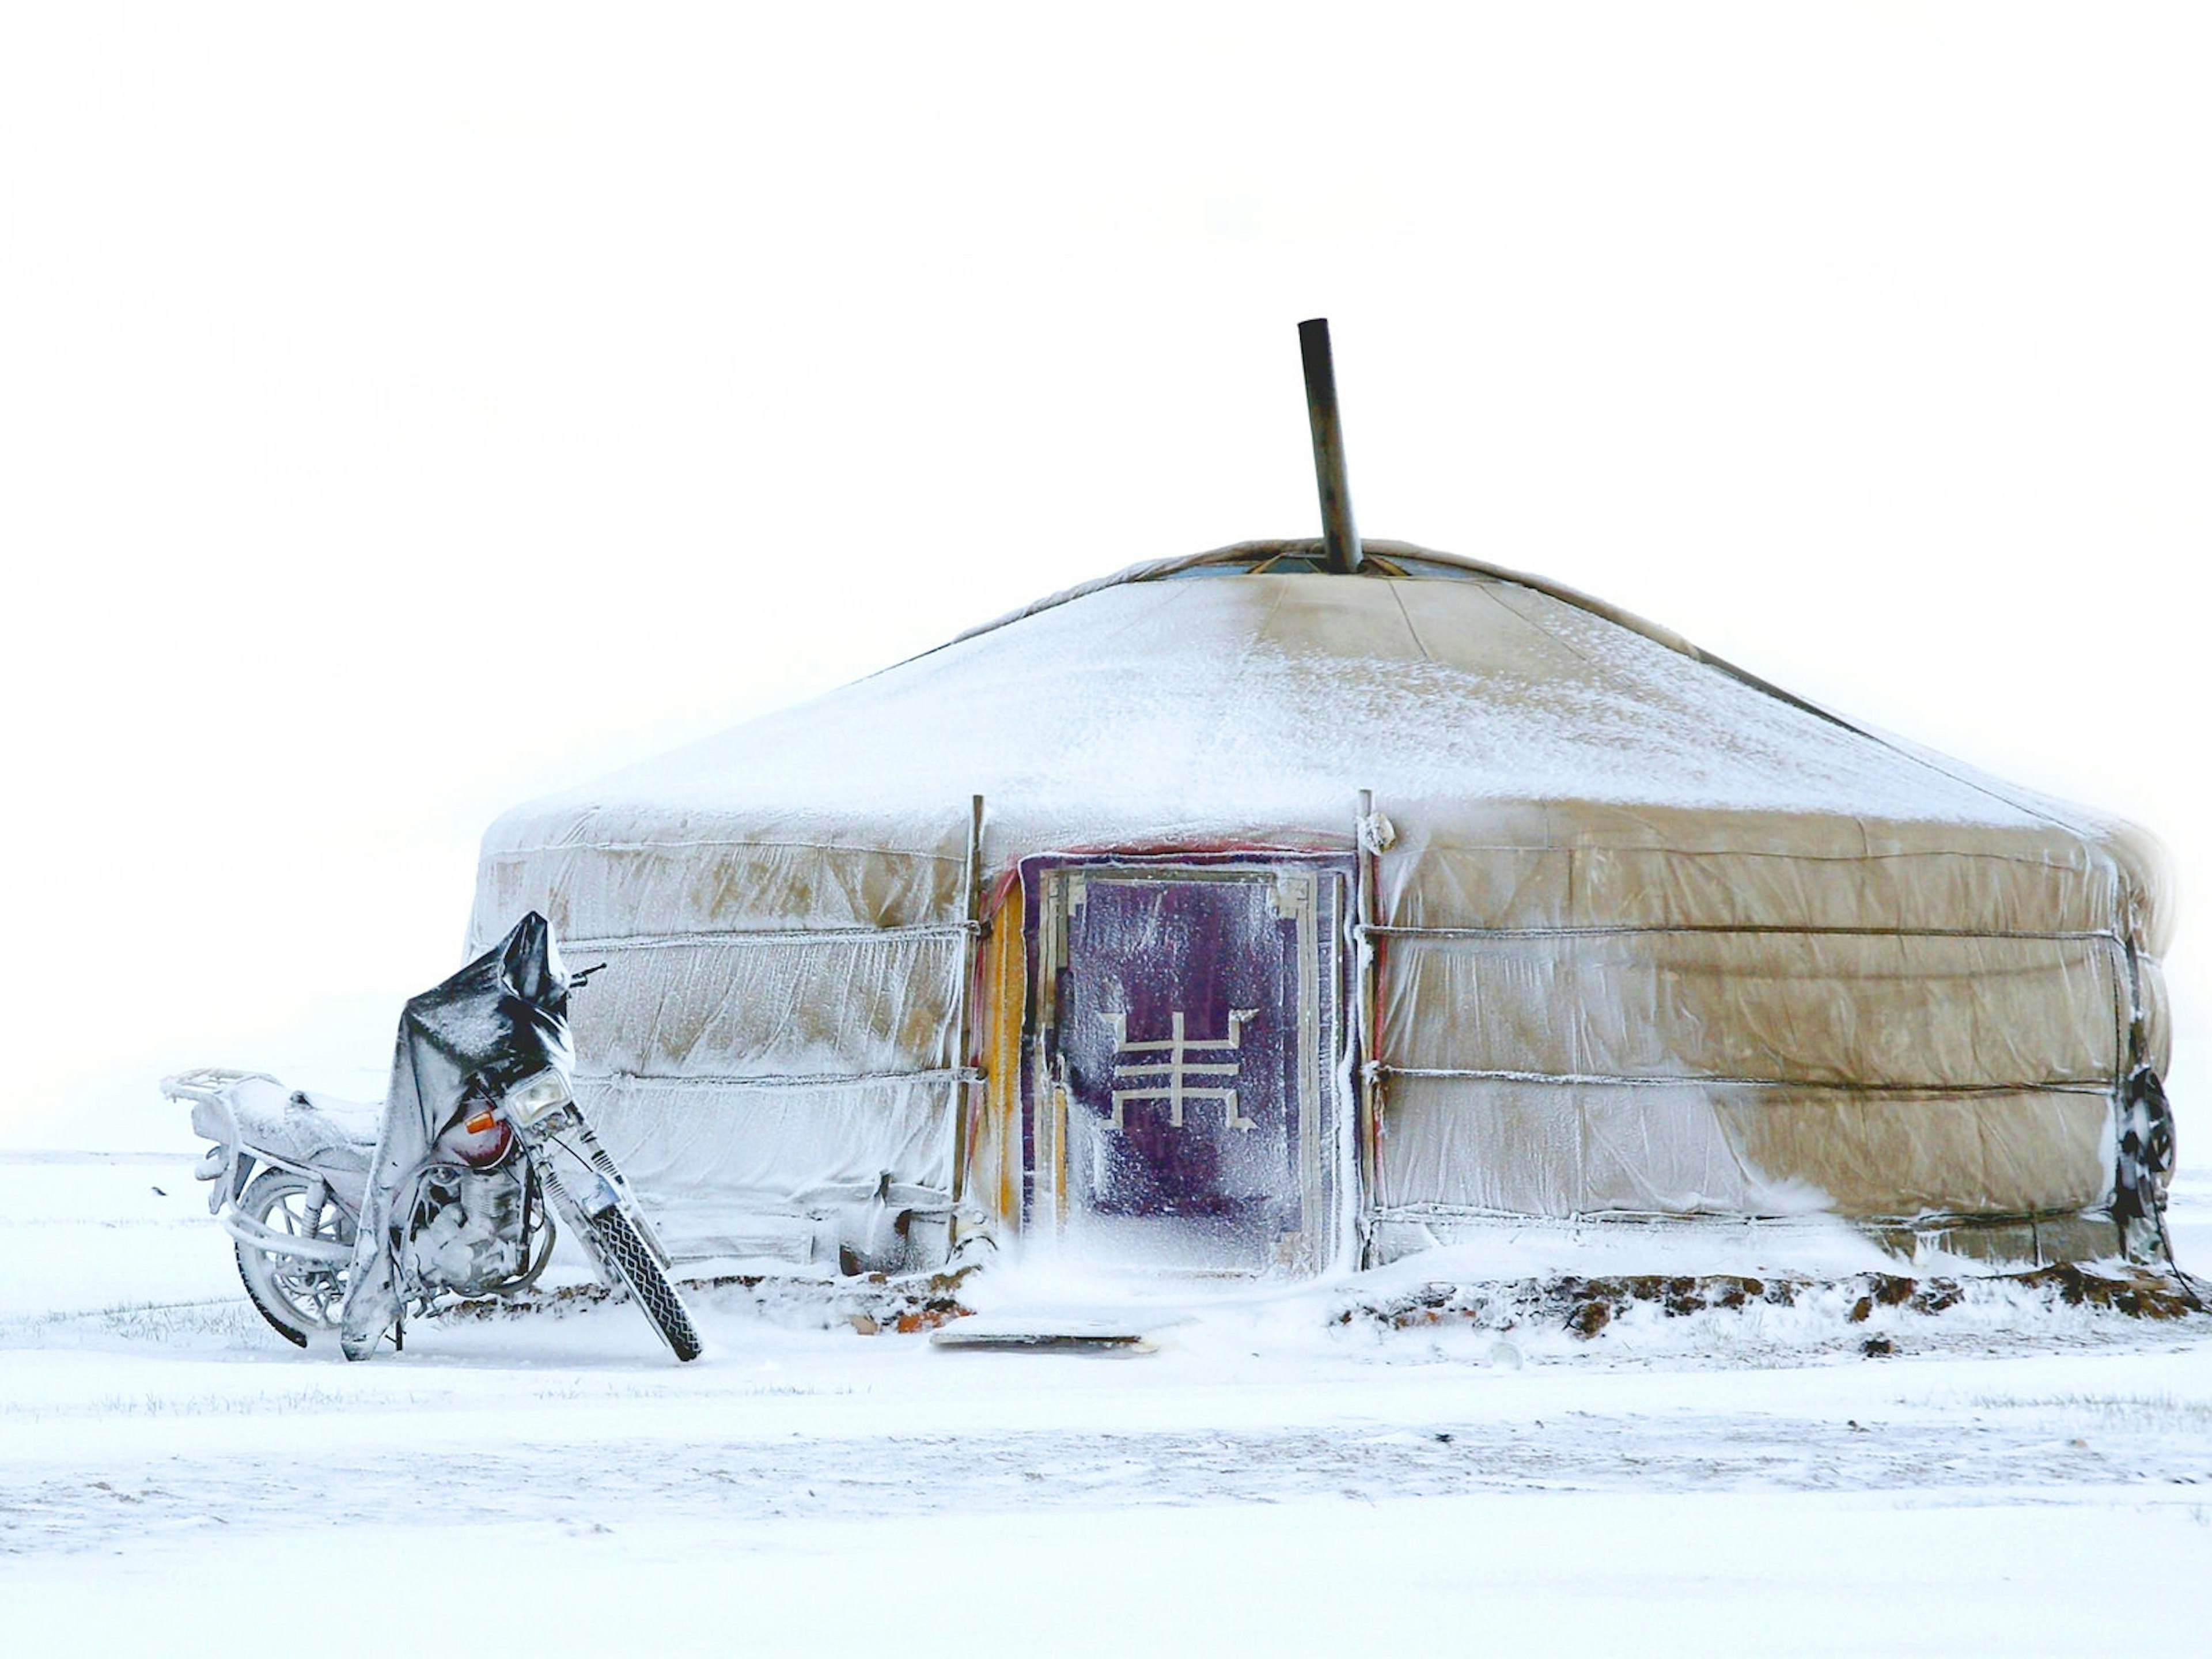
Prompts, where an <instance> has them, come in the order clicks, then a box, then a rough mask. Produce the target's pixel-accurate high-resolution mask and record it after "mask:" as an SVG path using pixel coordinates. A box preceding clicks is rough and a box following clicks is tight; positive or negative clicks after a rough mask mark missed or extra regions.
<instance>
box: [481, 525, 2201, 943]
mask: <svg viewBox="0 0 2212 1659" xmlns="http://www.w3.org/2000/svg"><path fill="white" fill-rule="evenodd" d="M1366 546H1367V550H1368V553H1369V558H1368V560H1367V562H1366V565H1365V568H1364V569H1363V570H1361V571H1360V572H1359V573H1358V574H1340V573H1333V572H1328V571H1327V570H1325V569H1324V568H1322V564H1321V562H1320V557H1319V553H1318V547H1317V544H1316V543H1314V542H1311V541H1285V542H1270V543H1244V544H1238V545H1237V546H1234V547H1230V548H1224V549H1218V550H1214V551H1212V552H1210V553H1205V554H1200V555H1197V556H1193V557H1189V558H1185V559H1179V560H1170V561H1165V562H1155V563H1151V564H1145V565H1139V566H1136V567H1133V568H1131V569H1129V570H1127V571H1124V572H1122V573H1121V574H1119V575H1117V576H1115V577H1111V578H1109V579H1107V580H1103V581H1101V582H1096V583H1091V584H1089V585H1086V586H1082V587H1079V588H1075V589H1072V590H1070V591H1069V592H1066V593H1063V594H1060V595H1056V596H1054V598H1052V599H1046V600H1043V601H1041V602H1039V603H1038V604H1036V605H1032V606H1030V607H1029V608H1028V609H1026V610H1024V611H1018V612H1016V613H1015V614H1013V615H1012V616H1010V617H1006V618H1003V619H1001V620H1000V621H999V622H997V623H992V624H989V625H987V626H986V627H984V628H981V629H976V630H975V631H973V632H970V633H969V634H967V635H963V636H961V637H959V638H957V639H956V640H954V641H951V643H949V644H947V645H945V646H942V647H939V648H937V649H935V650H933V651H930V652H926V653H923V654H921V656H918V657H915V658H911V659H908V660H907V661H905V662H902V663H900V664H897V665H895V666H893V667H890V668H887V669H885V670H884V671H881V672H879V673H877V674H874V675H872V676H870V677H868V678H865V679H862V680H859V681H856V682H854V684H850V685H847V686H844V687H842V688H840V689H839V690H835V691H831V692H829V693H828V694H826V695H824V696H818V697H816V698H813V699H812V700H811V701H809V702H803V703H800V704H798V705H796V706H794V707H793V708H787V709H783V710H781V711H779V712H777V713H775V714H769V715H766V716H763V717H762V718H760V719H757V720H752V721H750V722H748V723H747V724H745V725H743V726H738V727H736V728H734V729H732V730H731V731H728V732H722V733H720V734H719V735H717V736H715V737H712V738H707V739H705V740H704V741H702V742H699V743H696V744H691V745H690V746H688V747H686V748H684V749H680V750H676V751H674V752H672V753H670V754H667V755H664V756H661V757H658V758H655V759H653V760H649V761H647V762H645V763H641V764H639V765H636V766H634V767H632V768H630V769H628V770H625V771H623V772H620V773H617V774H616V775H612V776H611V777H608V778H605V779H602V780H600V781H598V782H596V783H592V784H588V785H586V786H584V787H580V788H576V789H572V790H568V791H566V792H563V793H560V794H557V795H554V796H550V797H548V798H545V799H541V800H538V801H535V802H532V803H530V804H529V805H525V806H521V807H519V808H517V809H515V810H514V811H510V812H508V813H507V814H506V815H505V816H504V817H501V819H500V820H499V821H498V822H497V823H495V824H494V825H493V826H492V827H491V829H490V830H489V832H488V833H487V835H486V836H485V840H484V845H483V872H482V875H481V878H480V881H479V887H478V897H477V922H476V927H475V930H474V931H475V933H478V934H483V933H484V932H485V930H486V929H491V928H495V925H496V923H497V921H498V919H499V918H500V917H501V916H502V915H507V913H508V912H509V911H511V910H513V909H514V908H515V907H516V906H518V905H528V904H533V903H551V904H552V905H553V906H554V907H555V910H556V912H558V913H559V914H557V915H556V921H558V922H559V924H560V925H561V926H562V930H563V932H564V933H567V934H571V935H574V934H577V933H581V934H583V935H585V936H590V937H596V936H599V935H602V934H606V935H612V934H617V933H635V932H640V931H642V932H655V931H672V932H678V933H681V932H685V931H688V930H690V929H692V928H695V927H717V928H727V927H772V926H792V925H805V926H826V925H833V924H834V925H846V924H848V923H856V924H859V925H883V924H884V921H885V920H886V919H890V918H898V917H906V916H912V915H939V913H942V912H946V911H948V910H952V909H957V904H958V902H959V901H958V894H959V891H960V889H959V885H958V882H959V870H960V866H961V860H962V855H963V848H964V845H965V837H966V829H967V823H968V817H969V811H968V808H969V798H970V797H971V796H973V795H977V794H980V795H982V796H983V797H984V798H985V799H986V800H987V803H988V810H989V828H988V831H987V845H986V857H987V861H988V862H989V864H990V865H991V866H992V867H994V868H1003V867H1004V866H1006V863H1007V862H1008V861H1009V860H1011V859H1013V858H1019V857H1024V856H1028V855H1030V854H1035V853H1041V852H1048V851H1080V850H1103V849H1113V850H1119V851H1137V850H1143V849H1146V848H1178V847H1179V848H1190V847H1207V846H1212V847H1234V846H1247V845H1265V846H1273V847H1278V848H1291V847H1312V848H1324V849H1326V848H1335V849H1343V848H1347V847H1348V846H1349V845H1350V843H1351V837H1352V824H1353V819H1354V817H1355V814H1356V810H1357V807H1356V802H1357V797H1358V791H1360V790H1363V789H1370V790H1372V791H1374V792H1375V793H1376V798H1377V800H1378V801H1379V803H1380V804H1381V805H1382V807H1383V810H1384V811H1387V812H1388V813H1389V815H1390V816H1391V817H1392V819H1393V820H1394V821H1395V823H1396V824H1397V825H1398V827H1399V829H1400V831H1401V840H1400V842H1399V847H1398V850H1399V853H1400V854H1401V856H1400V857H1399V858H1397V859H1395V860H1391V861H1390V863H1389V868H1388V869H1386V871H1385V880H1386V886H1387V887H1388V888H1389V891H1388V892H1386V894H1385V902H1386V905H1387V906H1389V907H1392V908H1391V914H1393V915H1394V919H1395V920H1398V921H1412V920H1414V919H1416V918H1417V917H1419V916H1421V915H1431V914H1450V915H1458V916H1459V919H1460V920H1461V921H1466V920H1468V919H1470V917H1472V916H1474V915H1475V914H1476V913H1477V912H1478V911H1479V912H1480V914H1482V915H1487V916H1490V917H1492V920H1493V922H1496V921H1503V920H1504V918H1505V917H1507V916H1521V915H1527V916H1528V917H1531V918H1534V917H1539V916H1541V917H1557V916H1566V915H1572V916H1579V917H1581V918H1582V919H1583V921H1585V922H1592V921H1609V920H1619V919H1622V918H1625V917H1627V916H1629V915H1644V914H1646V913H1649V914H1650V915H1663V916H1665V917H1666V918H1667V919H1668V920H1669V921H1672V922H1676V923H1685V922H1692V921H1694V922H1697V923H1699V925H1703V924H1705V923H1708V922H1712V921H1723V922H1727V923H1729V924H1730V925H1752V924H1755V925H1760V926H1765V925H1783V924H1784V923H1788V924H1791V925H1795V924H1796V923H1797V922H1799V921H1805V920H1806V919H1808V918H1810V917H1813V916H1814V915H1826V916H1829V917H1830V918H1831V919H1832V920H1833V921H1836V922H1837V923H1838V925H1850V926H1870V927H1899V926H1905V925H1908V923H1909V924H1910V925H1913V926H1923V927H1938V928H1951V927H1965V926H1969V925H1971V926H1973V927H1987V926H1991V925H2002V926H2003V927H2008V928H2019V929H2026V930H2028V931H2039V930H2051V929H2058V930H2061V931H2063V930H2068V929H2077V928H2091V929H2109V928H2110V927H2112V926H2113V925H2114V922H2115V918H2116V916H2118V915H2122V914H2123V913H2124V915H2125V916H2126V919H2127V920H2126V923H2125V925H2126V926H2128V927H2129V928H2130V932H2131V933H2132V934H2133V936H2134V937H2135V938H2136V940H2137V942H2138V943H2139V945H2142V947H2143V948H2144V949H2146V950H2148V951H2152V952H2155V951H2157V950H2158V949H2159V948H2160V941H2161V939H2162V934H2163V931H2164V912H2165V909H2166V905H2165V903H2164V894H2165V892H2166V889H2167V887H2168V885H2169V884H2168V883H2167V881H2166V878H2165V876H2164V874H2163V867H2162V862H2161V854H2160V852H2159V851H2158V849H2157V847H2156V844H2155V843H2154V842H2151V841H2150V840H2149V838H2148V837H2147V836H2143V835H2142V832H2140V831H2138V830H2136V829H2133V828H2132V827H2131V826H2128V825H2125V824H2121V823H2117V822H2114V821H2112V820H2108V819H2106V818H2103V817H2100V816H2098V815H2095V814H2093V813H2089V812H2087V811H2082V810H2081V809H2080V808H2077V807H2073V806H2069V805H2064V804H2063V803H2057V802H2053V801H2050V800H2047V799H2042V798H2040V797H2038V796H2035V795H2033V794H2031V793H2028V792H2027V791H2025V790H2021V789H2019V788H2016V787H2013V786H2011V785H2008V784H2004V783H2001V782H1999V781H1996V780H1993V779H1990V778H1987V777H1984V776H1983V775H1979V774H1978V773H1975V772H1973V771H1972V770H1971V769H1968V768H1966V767H1964V766H1962V765H1960V764H1959V763H1956V762H1953V761H1950V760H1948V759H1946V758H1944V757H1940V756H1936V755H1932V754H1929V753H1927V752H1925V751H1923V750H1917V749H1915V748H1912V747H1911V746H1910V745H1908V744H1902V743H1899V742H1897V741H1896V740H1894V739H1891V738H1886V737H1883V736H1881V735H1878V734H1875V733H1872V732H1867V731H1864V730H1862V729H1860V728H1858V727H1856V726H1851V725H1850V724H1848V723H1846V722H1844V721H1843V720H1838V719H1837V718H1836V717H1834V716H1832V715H1831V714H1826V713H1824V712H1823V711H1821V710H1819V709H1817V708H1813V707H1812V706H1811V705H1809V704H1808V703H1805V702H1802V701H1801V700H1799V699H1797V698H1795V697H1793V696H1790V695H1789V694H1787V693H1785V692H1782V691H1780V690H1777V689H1775V688H1773V687H1771V686H1769V685H1766V684H1764V683H1762V682H1760V681H1759V680H1756V679H1754V678H1752V677H1750V676H1748V675H1746V674H1743V673H1741V671H1737V670H1735V669H1734V668H1732V667H1730V666H1729V665H1727V664H1725V663H1722V662H1719V661H1717V660H1716V659H1712V658H1711V657H1709V656H1707V655H1705V653H1701V652H1699V651H1698V650H1697V649H1696V648H1695V647H1692V646H1690V645H1689V644H1687V643H1686V641H1682V640H1680V638H1678V637H1677V636H1675V635H1671V634H1669V633H1668V632H1666V631H1665V630H1664V629H1658V628H1656V627H1654V626H1652V625H1650V624H1649V623H1643V622H1641V621H1638V619H1636V618H1634V617H1628V616H1626V615H1625V614H1623V613H1621V612H1620V611H1615V610H1613V609H1612V608H1611V607H1608V606H1607V605H1602V604H1601V603H1600V602H1598V601H1596V600H1593V599H1586V598H1584V597H1583V596H1581V595H1579V594H1577V593H1574V592H1571V590H1568V589H1565V588H1562V587H1559V586H1556V585H1555V584H1552V583H1549V582H1547V581H1544V580H1541V579H1539V578H1535V577H1529V576H1522V575H1518V574H1514V573H1512V572H1510V571H1505V570H1502V569H1498V568H1493V567H1490V566H1485V565H1478V564H1474V563H1471V562H1468V561H1464V560H1459V559H1455V558H1452V557H1450V556H1447V555H1443V554H1439V553H1434V552H1431V551H1428V550H1424V549H1420V548H1417V547H1413V546H1410V545H1407V544H1401V543H1392V542H1370V543H1368V544H1366ZM1424 848H1426V849H1431V850H1432V851H1437V852H1439V855H1440V856H1442V857H1443V859H1444V862H1443V864H1439V863H1438V861H1437V859H1436V858H1430V857H1425V856H1423V852H1422V849H1424ZM1504 848H1520V849H1522V851H1523V852H1524V853H1526V854H1528V858H1527V859H1524V860H1522V867H1523V868H1524V869H1526V870H1534V869H1535V868H1536V867H1537V866H1536V864H1535V863H1531V862H1529V860H1538V861H1540V862H1541V864H1542V866H1543V867H1544V868H1545V869H1547V871H1548V872H1549V873H1548V874H1547V876H1545V877H1544V878H1543V879H1542V881H1541V882H1533V878H1531V879H1522V878H1515V879H1516V880H1519V881H1520V882H1521V884H1520V886H1519V887H1518V888H1517V889H1516V890H1512V891H1505V890H1489V896H1487V897H1481V896H1479V895H1478V894H1477V893H1476V892H1475V891H1474V889H1471V888H1468V887H1467V886H1465V885H1464V882H1466V881H1476V882H1478V884H1480V883H1482V882H1493V881H1494V880H1496V879H1504V878H1502V877H1497V876H1495V874H1494V870H1493V873H1492V874H1491V875H1483V876H1480V877H1478V876H1476V875H1474V874H1473V873H1468V872H1473V871H1474V870H1475V869H1476V868H1477V867H1478V866H1479V867H1480V868H1483V869H1493V866H1496V864H1497V861H1496V860H1495V858H1493V857H1491V856H1490V854H1480V856H1478V849H1492V851H1493V852H1494V851H1495V850H1497V849H1504ZM1405 855H1412V856H1411V857H1407V856H1405ZM1563 857H1564V858H1565V859H1567V860H1569V862H1568V863H1566V864H1563V863H1562V862H1561V861H1560V860H1561V859H1562V858H1563ZM1468 858H1474V860H1475V864H1474V865H1466V864H1464V860H1466V859H1468ZM1593 858H1596V859H1601V860H1602V859H1608V858H1609V859H1611V860H1612V863H1611V865H1610V866H1609V867H1608V868H1607V869H1605V870H1601V869H1600V868H1599V866H1597V865H1594V864H1591V863H1589V860H1591V859H1593ZM1746 858H1748V859H1751V860H1753V864H1752V865H1748V866H1747V865H1745V864H1744V863H1743V862H1742V860H1743V859H1746ZM1455 859H1457V860H1462V865H1461V866H1460V869H1461V871H1462V873H1455V870H1454V868H1453V867H1449V866H1451V860H1455ZM1655 859H1656V860H1659V862H1658V863H1654V862H1653V860H1655ZM1624 860H1626V861H1625V862H1624ZM1685 860H1687V862H1685ZM1730 860H1734V861H1733V862H1731V861H1730ZM1784 863H1789V864H1790V865H1791V866H1792V867H1794V868H1796V869H1797V870H1798V871H1799V872H1801V874H1800V875H1799V876H1797V877H1793V878H1790V879H1789V880H1788V881H1787V882H1786V883H1785V884H1784V888H1785V889H1786V890H1781V889H1773V888H1772V887H1771V883H1770V882H1769V881H1768V879H1767V877H1766V876H1765V875H1764V874H1762V873H1760V872H1762V871H1765V870H1779V869H1780V868H1781V867H1782V865H1783V864H1784ZM1498 867H1502V866H1498ZM1821 869H1825V870H1826V872H1828V873H1827V874H1826V876H1824V877H1820V878H1818V879H1817V880H1816V879H1815V878H1814V872H1816V871H1819V870H1821ZM1851 871H1857V872H1858V873H1857V874H1856V875H1853V874H1850V873H1847V872H1851ZM1577 872H1581V873H1577ZM1884 872H1887V873H1884ZM1439 884H1441V886H1439ZM1446 891H1448V892H1449V897H1439V896H1437V895H1438V894H1439V893H1442V892H1446ZM1601 893H1602V896H1600V895H1601ZM1816 893H1817V894H1825V895H1826V896H1825V897H1815V896H1814V895H1815V894H1816ZM1470 906H1474V907H1475V908H1474V909H1469V907H1470ZM1462 912H1466V914H1465V915H1461V914H1460V913H1462ZM486 936H489V935H486Z"/></svg>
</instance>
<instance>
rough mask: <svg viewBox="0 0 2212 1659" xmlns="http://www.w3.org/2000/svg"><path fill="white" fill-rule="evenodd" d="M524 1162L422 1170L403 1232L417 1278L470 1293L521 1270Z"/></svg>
mask: <svg viewBox="0 0 2212 1659" xmlns="http://www.w3.org/2000/svg"><path fill="white" fill-rule="evenodd" d="M525 1167H526V1166H525V1165H524V1164H522V1163H521V1162H520V1160H519V1159H518V1160H517V1161H516V1162H515V1163H513V1164H509V1165H507V1166H506V1167H504V1168H501V1169H495V1170H482V1171H479V1170H471V1169H468V1168H466V1167H465V1166H464V1165H462V1164H432V1165H431V1166H430V1167H429V1168H428V1169H427V1170H424V1171H423V1172H422V1178H421V1180H420V1181H419V1182H417V1183H416V1188H415V1207H414V1212H413V1215H412V1218H411V1221H410V1225H409V1227H408V1231H407V1254H408V1257H409V1262H408V1265H409V1267H410V1268H411V1270H412V1276H413V1277H414V1279H416V1281H417V1282H418V1283H420V1284H422V1285H425V1286H436V1287H440V1288H442V1289H446V1290H453V1291H460V1292H461V1293H462V1294H463V1295H466V1296H473V1295H480V1294H482V1293H483V1292H484V1291H490V1290H493V1289H495V1288H496V1287H498V1286H499V1285H504V1284H505V1283H506V1282H507V1280H508V1279H513V1278H514V1277H515V1276H516V1275H517V1274H518V1273H521V1272H522V1270H523V1267H524V1251H525V1249H526V1246H527V1241H526V1239H525V1238H524V1237H523V1228H522V1218H523V1187H522V1177H521V1174H520V1171H521V1170H523V1169H524V1168H525Z"/></svg>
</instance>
